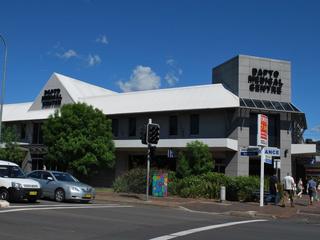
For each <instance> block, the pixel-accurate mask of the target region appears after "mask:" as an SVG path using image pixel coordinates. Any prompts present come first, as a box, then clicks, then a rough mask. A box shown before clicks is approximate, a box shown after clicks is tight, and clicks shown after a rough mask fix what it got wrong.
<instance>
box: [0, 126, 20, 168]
mask: <svg viewBox="0 0 320 240" xmlns="http://www.w3.org/2000/svg"><path fill="white" fill-rule="evenodd" d="M2 134H3V135H2V138H3V142H4V145H2V146H1V148H0V159H2V160H6V161H10V162H15V163H17V164H19V165H20V164H21V163H22V161H23V160H24V158H25V156H26V151H23V150H22V149H21V148H20V147H19V145H18V144H17V141H18V137H17V134H16V129H14V128H12V127H3V129H2Z"/></svg>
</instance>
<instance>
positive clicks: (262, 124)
mask: <svg viewBox="0 0 320 240" xmlns="http://www.w3.org/2000/svg"><path fill="white" fill-rule="evenodd" d="M257 145H258V146H261V159H260V207H263V200H264V162H265V149H264V147H268V117H267V116H266V115H263V114H258V136H257Z"/></svg>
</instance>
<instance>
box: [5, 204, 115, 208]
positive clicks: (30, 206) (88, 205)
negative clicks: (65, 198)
mask: <svg viewBox="0 0 320 240" xmlns="http://www.w3.org/2000/svg"><path fill="white" fill-rule="evenodd" d="M119 205H120V204H116V203H111V204H87V203H83V204H81V203H80V204H44V205H11V206H9V208H41V207H73V206H76V207H78V206H87V207H92V206H119Z"/></svg>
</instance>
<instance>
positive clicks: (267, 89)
mask: <svg viewBox="0 0 320 240" xmlns="http://www.w3.org/2000/svg"><path fill="white" fill-rule="evenodd" d="M248 83H249V90H250V91H251V92H262V93H271V94H279V95H280V94H281V92H282V86H283V83H282V81H281V79H280V73H279V71H274V70H268V69H261V68H260V69H257V68H252V71H251V75H249V76H248Z"/></svg>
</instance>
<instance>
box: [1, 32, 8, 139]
mask: <svg viewBox="0 0 320 240" xmlns="http://www.w3.org/2000/svg"><path fill="white" fill-rule="evenodd" d="M0 39H1V40H2V42H3V45H4V59H3V70H2V71H3V76H2V84H1V97H0V143H2V112H3V101H4V93H5V83H6V67H7V55H8V49H7V44H6V41H5V40H4V38H3V36H2V35H1V34H0Z"/></svg>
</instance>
